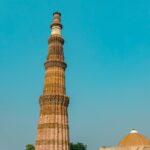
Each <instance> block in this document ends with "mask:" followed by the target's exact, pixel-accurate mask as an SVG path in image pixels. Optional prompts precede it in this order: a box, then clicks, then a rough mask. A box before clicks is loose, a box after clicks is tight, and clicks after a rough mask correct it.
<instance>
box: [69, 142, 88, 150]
mask: <svg viewBox="0 0 150 150" xmlns="http://www.w3.org/2000/svg"><path fill="white" fill-rule="evenodd" d="M86 149H87V145H84V144H83V143H76V144H74V143H70V150H86Z"/></svg>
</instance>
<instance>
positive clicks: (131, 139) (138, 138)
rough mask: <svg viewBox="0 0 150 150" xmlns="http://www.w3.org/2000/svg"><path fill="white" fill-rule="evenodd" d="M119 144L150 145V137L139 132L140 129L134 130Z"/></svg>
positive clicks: (126, 145) (122, 145) (123, 145)
mask: <svg viewBox="0 0 150 150" xmlns="http://www.w3.org/2000/svg"><path fill="white" fill-rule="evenodd" d="M119 146H121V147H129V146H150V139H149V138H147V137H146V136H144V135H142V134H139V133H138V131H136V130H132V131H131V132H130V133H129V134H128V135H126V136H125V137H124V138H123V139H122V140H121V141H120V143H119Z"/></svg>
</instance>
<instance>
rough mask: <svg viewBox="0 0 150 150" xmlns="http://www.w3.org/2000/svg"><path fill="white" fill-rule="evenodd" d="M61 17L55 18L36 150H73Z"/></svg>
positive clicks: (54, 15) (46, 64)
mask: <svg viewBox="0 0 150 150" xmlns="http://www.w3.org/2000/svg"><path fill="white" fill-rule="evenodd" d="M60 17H61V14H60V13H59V12H55V13H54V14H53V22H52V24H51V36H50V38H49V39H48V44H49V45H48V57H47V60H46V62H45V64H44V65H45V70H46V75H45V81H44V91H43V95H42V96H41V97H40V116H39V122H38V132H37V140H36V146H35V150H69V126H68V112H67V107H68V104H69V98H68V97H67V96H66V88H65V69H66V67H67V65H66V63H65V62H64V52H63V44H64V39H63V38H62V36H61V30H62V24H61V20H60Z"/></svg>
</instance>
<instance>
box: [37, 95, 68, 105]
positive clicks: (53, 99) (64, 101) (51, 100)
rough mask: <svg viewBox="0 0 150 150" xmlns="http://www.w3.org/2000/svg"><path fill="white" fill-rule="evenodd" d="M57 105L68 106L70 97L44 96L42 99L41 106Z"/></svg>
mask: <svg viewBox="0 0 150 150" xmlns="http://www.w3.org/2000/svg"><path fill="white" fill-rule="evenodd" d="M48 104H56V105H63V106H68V104H69V97H68V96H65V95H44V96H41V97H40V105H48Z"/></svg>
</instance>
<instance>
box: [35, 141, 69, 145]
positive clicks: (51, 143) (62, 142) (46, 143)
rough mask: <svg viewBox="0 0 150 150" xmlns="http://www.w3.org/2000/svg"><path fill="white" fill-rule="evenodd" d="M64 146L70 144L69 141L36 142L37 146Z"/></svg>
mask: <svg viewBox="0 0 150 150" xmlns="http://www.w3.org/2000/svg"><path fill="white" fill-rule="evenodd" d="M55 144H58V145H64V144H68V141H65V140H38V141H36V145H55Z"/></svg>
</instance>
